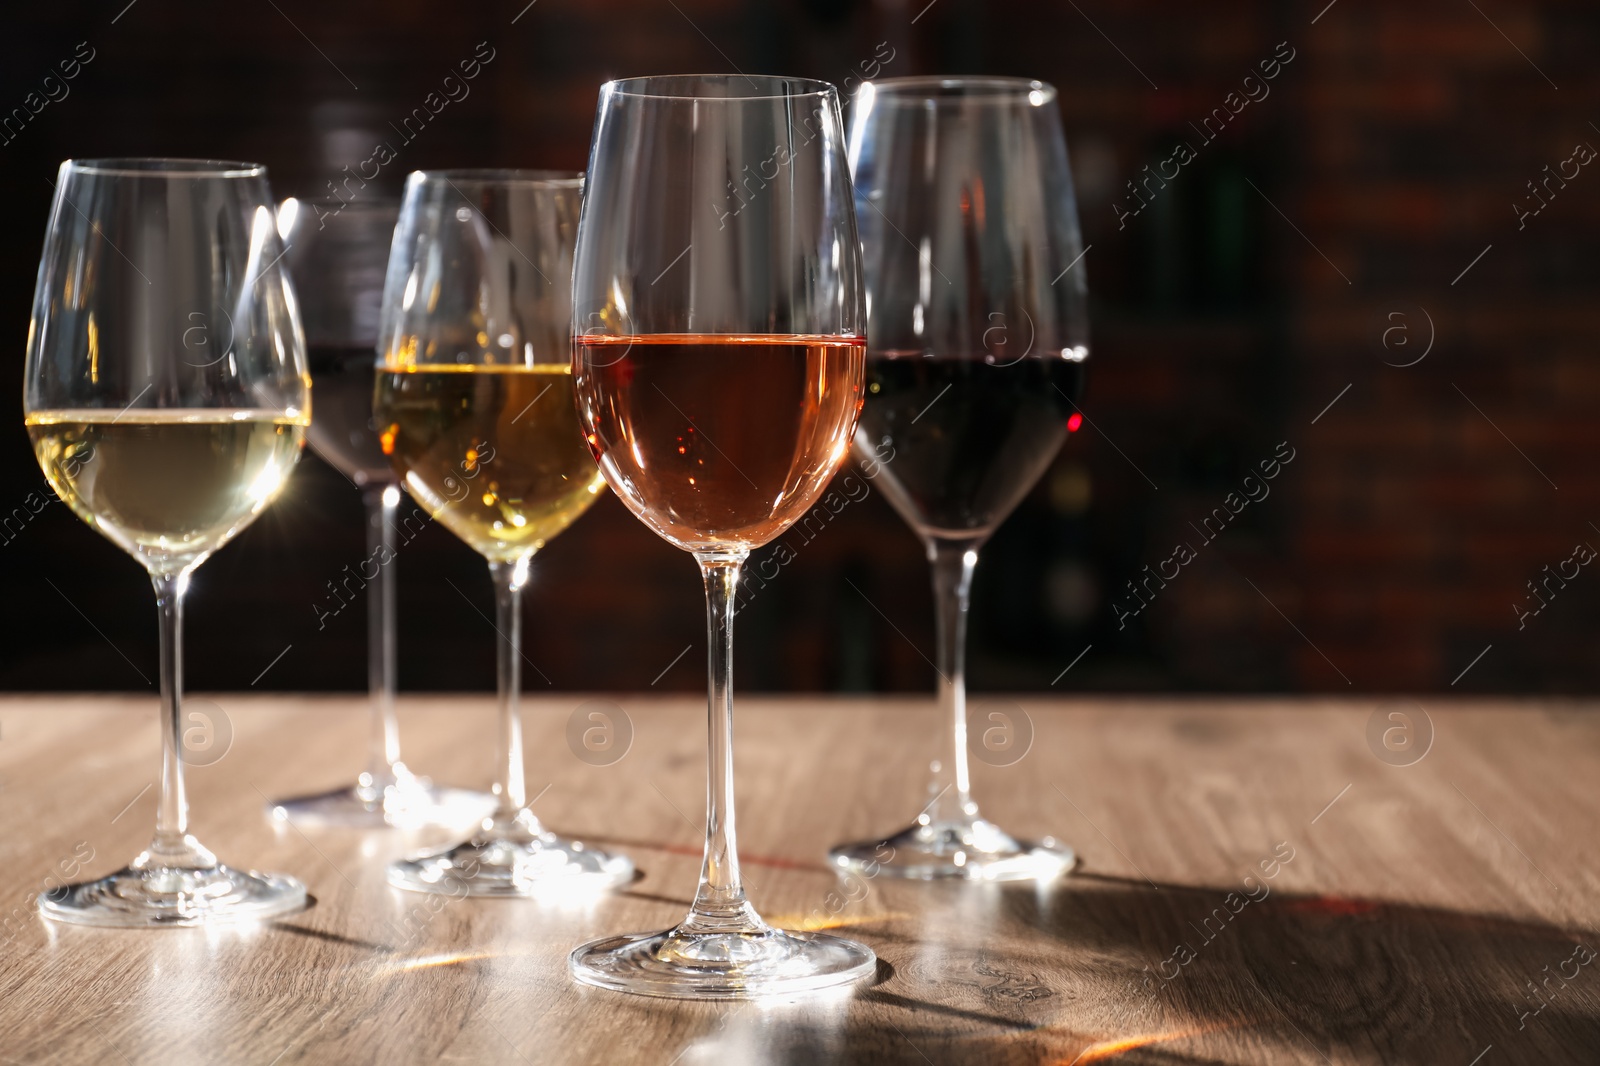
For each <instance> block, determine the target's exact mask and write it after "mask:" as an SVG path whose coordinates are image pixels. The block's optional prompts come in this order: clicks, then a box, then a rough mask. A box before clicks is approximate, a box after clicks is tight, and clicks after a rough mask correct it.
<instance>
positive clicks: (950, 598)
mask: <svg viewBox="0 0 1600 1066" xmlns="http://www.w3.org/2000/svg"><path fill="white" fill-rule="evenodd" d="M928 561H929V562H930V563H932V564H933V602H934V610H935V611H936V612H937V615H936V617H935V627H936V632H937V636H938V642H939V649H938V660H939V661H938V670H939V714H940V717H941V718H942V719H943V720H944V721H945V723H946V724H947V728H946V734H945V740H944V742H943V749H944V750H943V751H942V752H941V754H940V758H939V759H938V760H937V761H935V762H934V763H933V766H932V769H933V780H932V781H931V782H930V784H929V786H928V793H929V796H930V798H931V799H932V802H931V803H930V804H929V806H928V808H927V811H926V813H927V815H928V817H929V818H930V819H931V821H932V822H933V823H934V824H936V825H937V824H939V823H941V822H945V823H948V822H965V821H969V820H971V819H972V818H974V817H976V816H977V813H978V808H977V805H976V804H974V803H973V802H972V781H971V779H970V777H969V776H968V770H967V602H968V594H969V593H970V591H971V589H972V571H973V568H974V567H976V566H977V565H978V547H977V545H976V544H974V543H972V542H970V541H948V540H933V541H930V542H929V543H928Z"/></svg>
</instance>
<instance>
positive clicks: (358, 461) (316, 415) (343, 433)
mask: <svg viewBox="0 0 1600 1066" xmlns="http://www.w3.org/2000/svg"><path fill="white" fill-rule="evenodd" d="M376 358H377V357H376V356H374V355H373V351H372V348H371V346H365V347H355V346H348V347H345V346H332V345H309V346H308V347H307V349H306V359H307V362H309V363H310V364H311V429H310V431H309V432H308V433H307V434H306V437H307V439H308V440H310V441H311V446H312V447H313V448H315V449H316V450H317V454H318V455H320V456H322V458H323V459H325V460H327V461H328V462H329V463H330V464H332V465H333V466H335V467H338V468H339V470H340V471H341V472H343V474H344V475H345V477H348V478H349V479H350V480H351V481H354V482H355V483H356V484H357V485H363V486H364V485H371V484H375V483H376V484H382V483H384V482H388V481H393V480H395V474H394V468H393V467H391V466H390V465H389V459H388V457H387V456H385V455H384V454H383V448H382V447H381V446H380V445H379V443H378V431H377V428H376V427H375V426H374V425H373V421H372V388H373V383H374V379H375V376H376V368H375V366H374V363H375V361H376Z"/></svg>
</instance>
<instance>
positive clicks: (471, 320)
mask: <svg viewBox="0 0 1600 1066" xmlns="http://www.w3.org/2000/svg"><path fill="white" fill-rule="evenodd" d="M582 192H583V179H582V176H581V175H579V174H563V173H552V172H547V171H519V170H441V171H418V172H416V173H413V174H411V175H410V176H409V177H408V178H407V180H406V193H405V202H404V204H403V206H402V207H401V210H400V224H399V225H398V226H397V227H396V228H395V233H394V245H393V247H392V248H391V250H390V253H389V270H388V275H387V277H386V278H385V281H384V290H383V312H382V315H381V327H380V332H379V339H378V353H379V354H378V381H377V388H376V395H375V398H374V405H373V409H374V416H375V417H374V425H375V426H376V427H377V429H378V437H379V441H380V443H381V444H382V447H383V450H384V452H385V454H387V455H388V456H389V461H390V462H391V463H393V464H394V469H395V472H396V474H397V475H398V476H399V477H400V479H401V481H402V482H403V483H404V485H405V487H406V489H407V491H409V492H410V493H411V495H412V496H413V497H414V498H415V499H416V500H417V502H418V503H420V504H422V506H423V507H425V508H427V509H428V511H429V512H430V513H431V514H432V515H433V517H434V519H435V520H436V521H438V522H439V523H440V524H441V525H443V526H444V527H445V528H446V529H448V530H450V532H452V533H454V534H455V535H456V536H457V537H460V538H461V539H462V540H463V541H465V542H466V543H467V545H468V546H469V547H471V548H472V549H473V550H474V551H476V552H477V553H478V554H479V555H482V556H483V557H484V558H485V559H486V560H488V563H489V573H490V576H491V577H492V578H493V580H494V586H495V630H496V632H497V634H498V637H499V639H498V641H497V649H498V650H497V658H498V663H499V671H498V683H499V684H498V687H499V695H500V731H499V735H500V747H499V753H498V755H499V758H498V761H497V766H496V769H497V774H496V781H495V785H494V793H495V796H496V798H497V800H498V805H497V806H496V808H495V810H494V812H493V813H492V814H490V815H489V816H487V817H485V818H484V819H483V821H482V823H481V824H480V826H479V828H478V830H477V831H476V832H475V833H474V834H473V835H472V836H471V837H470V838H468V839H467V840H466V841H464V842H462V843H460V844H457V845H455V846H454V847H450V848H446V849H444V850H443V851H438V852H432V853H429V854H425V855H420V856H417V857H414V858H410V859H405V860H402V861H400V862H397V863H395V864H393V865H392V866H390V867H389V883H390V884H392V885H394V886H395V887H397V888H407V889H413V890H416V891H421V892H444V893H449V894H452V895H457V896H460V895H471V896H544V895H548V894H558V895H571V894H577V895H584V894H588V893H593V892H600V891H603V890H605V889H607V888H610V887H613V886H616V885H620V884H624V883H626V882H628V881H631V880H632V879H633V863H632V862H631V861H630V860H629V859H627V858H626V857H625V856H621V855H613V854H609V853H607V852H605V851H602V850H600V849H599V848H595V847H592V846H589V845H586V844H585V843H583V842H582V841H577V840H568V839H566V838H564V837H560V836H557V835H556V834H554V833H552V832H550V831H549V830H547V829H545V828H544V827H543V826H542V825H540V823H539V820H538V819H537V818H535V817H534V815H533V812H532V811H531V810H529V808H528V799H527V789H526V787H525V784H524V776H523V762H522V720H521V716H520V713H519V710H518V701H519V698H520V695H521V689H522V669H521V667H522V616H521V602H520V601H521V593H522V588H523V586H524V585H525V584H526V583H527V580H528V564H529V562H530V560H532V558H533V555H534V553H535V552H537V551H538V550H539V549H541V548H543V547H544V546H545V544H546V543H548V542H549V540H550V538H551V537H554V536H555V535H556V534H557V533H560V532H561V531H562V530H564V529H566V528H567V527H568V526H569V525H571V524H572V523H573V522H575V521H576V520H577V519H578V517H579V516H580V515H582V514H583V512H584V511H586V510H588V508H589V505H590V504H592V503H594V501H595V500H596V499H598V498H599V495H600V493H601V492H603V491H604V490H605V480H604V479H603V478H602V477H601V476H600V470H599V468H598V467H597V466H595V461H594V457H593V456H592V455H591V454H590V452H589V447H588V445H587V444H586V443H585V441H584V439H583V434H582V432H581V431H580V430H579V428H578V414H577V408H576V402H575V400H574V397H573V385H572V381H573V379H572V359H571V351H572V348H571V335H570V323H571V320H572V254H573V246H574V244H575V243H576V239H577V229H578V209H579V205H580V203H581V197H582Z"/></svg>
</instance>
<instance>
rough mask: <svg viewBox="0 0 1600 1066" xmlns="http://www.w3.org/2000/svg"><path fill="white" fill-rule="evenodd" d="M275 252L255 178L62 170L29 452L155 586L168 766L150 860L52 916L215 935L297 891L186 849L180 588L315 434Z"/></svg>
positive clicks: (161, 163)
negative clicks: (221, 926) (206, 929)
mask: <svg viewBox="0 0 1600 1066" xmlns="http://www.w3.org/2000/svg"><path fill="white" fill-rule="evenodd" d="M281 254H282V253H281V250H280V247H279V243H278V232H277V228H276V225H275V222H274V214H273V199H272V192H271V189H270V188H269V187H268V184H267V172H266V168H264V167H261V166H257V165H256V164H254V163H231V162H218V161H213V160H190V159H99V160H68V161H67V162H65V163H63V164H62V166H61V172H60V176H59V178H58V180H57V183H56V195H55V203H54V204H53V205H52V207H51V210H50V226H49V229H48V230H47V231H46V233H45V244H44V254H43V256H42V257H41V260H40V263H39V280H38V285H37V287H36V288H35V290H34V298H33V321H32V324H31V326H30V327H29V331H28V355H27V371H26V380H25V384H24V401H23V404H24V409H25V411H26V415H27V425H28V436H29V437H30V438H31V439H32V441H33V451H34V455H35V457H36V458H37V459H38V460H39V465H40V466H41V467H43V468H44V473H45V477H46V478H48V479H49V481H50V485H51V487H52V488H53V489H54V490H55V492H56V494H57V495H58V496H60V497H61V499H63V500H65V501H66V503H67V505H68V506H69V507H71V508H72V511H73V513H75V514H76V515H77V516H78V517H79V518H81V519H83V520H84V521H85V522H87V523H88V524H89V525H91V526H93V527H94V528H95V529H97V530H98V531H99V532H100V533H101V534H102V535H103V536H104V537H105V538H106V539H107V540H109V541H111V542H112V543H113V544H115V545H117V547H119V548H121V549H122V550H123V551H125V552H127V553H128V554H130V555H132V556H133V557H134V558H135V559H137V560H138V561H139V562H140V563H141V564H142V565H143V566H144V568H145V569H146V570H147V571H148V572H149V574H150V580H151V582H152V583H153V584H154V585H155V592H156V603H157V605H158V606H159V608H160V619H161V622H160V625H161V749H162V757H161V785H160V806H159V807H158V808H157V813H156V831H155V838H154V840H152V841H151V843H150V846H149V847H148V848H146V849H145V850H144V851H143V852H142V853H140V855H139V856H138V857H137V858H135V859H134V860H133V861H132V862H131V863H129V864H128V866H127V867H126V868H124V869H122V870H119V871H117V872H116V873H113V874H111V875H110V876H108V877H103V878H101V879H100V880H98V881H90V882H86V883H83V884H76V885H68V886H66V887H65V888H62V889H60V890H57V891H54V892H46V893H45V894H43V895H41V896H40V897H39V909H40V911H41V912H42V913H43V914H44V915H45V916H46V917H49V918H54V919H57V920H59V921H65V922H80V923H84V924H88V925H110V926H152V925H213V924H217V923H223V922H237V921H244V920H250V919H259V918H265V917H270V916H272V915H277V914H283V913H286V912H288V911H293V910H298V909H300V908H301V907H303V906H304V905H305V898H306V890H305V886H304V885H302V884H301V883H300V882H299V881H296V880H295V879H293V878H291V877H284V876H281V875H277V874H259V873H255V872H253V871H244V870H236V869H233V868H232V867H229V866H224V865H222V864H221V863H219V862H218V861H217V859H216V857H215V856H214V855H212V853H211V852H209V851H207V850H206V849H205V848H204V847H203V846H202V845H201V844H200V842H199V841H197V840H196V839H195V838H194V837H193V836H191V835H190V834H189V804H188V799H187V796H186V794H185V792H184V782H183V771H184V766H183V755H182V751H181V749H180V747H179V742H178V735H179V730H180V729H181V728H182V725H183V717H182V709H181V702H182V692H183V643H182V642H183V632H182V621H183V596H184V592H185V591H186V590H187V588H188V586H189V579H190V576H191V575H192V574H193V573H194V571H195V568H196V567H198V566H199V565H200V564H201V563H202V562H204V561H205V560H206V558H207V557H209V556H210V555H211V553H212V552H214V551H216V550H217V549H218V548H220V547H222V546H223V545H224V544H226V543H227V542H228V541H230V540H232V539H233V538H234V536H235V535H236V534H238V533H239V531H240V530H242V529H244V528H245V527H246V526H248V525H249V524H250V523H251V522H253V521H254V520H255V518H256V516H257V515H259V514H260V513H261V512H262V510H264V509H265V508H266V506H267V505H268V504H270V503H271V502H272V501H273V500H274V499H275V498H276V497H277V495H278V493H279V492H280V490H282V488H283V485H284V482H285V480H286V479H287V478H288V476H289V472H290V471H291V470H292V469H293V468H294V464H295V463H296V462H297V461H298V460H299V458H300V444H301V441H302V439H303V438H304V435H305V427H306V426H307V424H308V423H309V422H310V418H311V381H310V378H309V377H308V376H307V375H306V364H305V346H304V341H303V340H302V339H301V334H300V319H299V312H298V311H297V310H296V307H295V299H294V292H293V290H292V289H291V287H290V285H289V282H288V279H287V277H286V276H285V274H284V271H283V268H282V265H281V264H280V263H279V259H280V257H281Z"/></svg>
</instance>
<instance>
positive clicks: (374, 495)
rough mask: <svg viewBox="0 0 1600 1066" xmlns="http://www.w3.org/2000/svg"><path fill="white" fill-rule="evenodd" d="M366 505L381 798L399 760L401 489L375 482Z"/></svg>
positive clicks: (375, 779) (374, 765)
mask: <svg viewBox="0 0 1600 1066" xmlns="http://www.w3.org/2000/svg"><path fill="white" fill-rule="evenodd" d="M361 501H362V503H364V504H365V505H366V509H367V559H368V560H369V561H370V562H369V565H372V566H375V567H376V568H377V570H378V573H377V576H376V577H374V578H373V580H372V581H370V582H368V583H367V692H368V694H369V696H370V698H371V701H372V739H371V741H370V742H369V744H368V749H367V774H368V775H369V777H370V778H371V783H370V784H369V785H368V786H367V788H368V789H369V790H370V791H372V792H373V794H374V796H375V797H381V796H382V795H383V790H384V788H385V787H386V786H388V785H391V784H393V783H394V781H395V778H396V764H397V763H399V761H400V729H399V726H398V725H397V724H396V722H395V715H394V698H395V688H396V685H395V639H394V611H395V581H394V518H395V512H396V511H397V510H399V507H400V490H399V489H398V488H397V487H396V486H394V485H377V486H373V487H371V488H368V489H367V490H366V491H365V492H363V493H362V494H361Z"/></svg>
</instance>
